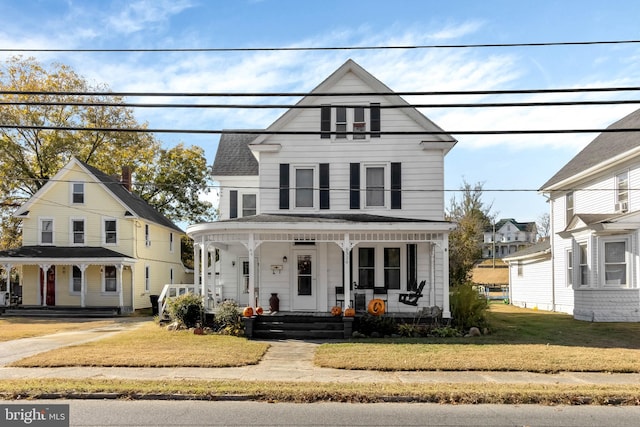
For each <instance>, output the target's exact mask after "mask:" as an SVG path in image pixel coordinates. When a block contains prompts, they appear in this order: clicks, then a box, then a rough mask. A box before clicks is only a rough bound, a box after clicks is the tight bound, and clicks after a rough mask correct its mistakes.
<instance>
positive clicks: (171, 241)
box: [169, 232, 173, 252]
mask: <svg viewBox="0 0 640 427" xmlns="http://www.w3.org/2000/svg"><path fill="white" fill-rule="evenodd" d="M169 252H173V233H171V232H170V233H169Z"/></svg>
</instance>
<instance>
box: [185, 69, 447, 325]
mask: <svg viewBox="0 0 640 427" xmlns="http://www.w3.org/2000/svg"><path fill="white" fill-rule="evenodd" d="M455 142H456V141H455V140H454V139H453V138H452V137H451V136H449V135H447V134H446V133H445V132H443V131H442V129H440V128H439V127H438V126H437V125H435V124H434V123H433V122H432V121H430V120H429V119H428V118H426V117H425V116H424V115H422V114H421V113H420V112H419V111H417V110H416V109H415V108H413V107H411V106H410V105H409V104H408V103H407V102H406V101H404V100H403V99H402V98H401V97H399V96H397V95H395V94H394V93H393V91H392V90H391V89H389V88H388V87H387V86H385V85H384V84H383V83H381V82H380V81H378V80H377V79H376V78H375V77H373V76H372V75H371V74H369V73H368V72H367V71H366V70H364V69H363V68H362V67H361V66H359V65H358V64H356V63H355V62H354V61H352V60H349V61H347V62H346V63H345V64H343V65H342V66H341V67H340V68H338V69H337V70H336V71H335V72H334V73H333V74H331V75H330V76H329V77H328V78H327V79H326V80H324V81H323V82H322V83H321V84H320V85H318V86H317V87H316V88H315V89H313V90H312V91H311V93H310V94H309V95H308V96H306V97H304V98H303V99H302V100H300V101H299V102H298V103H297V104H296V105H295V106H294V107H293V108H291V109H289V110H288V111H287V112H286V113H284V114H283V115H282V116H281V117H280V118H279V119H277V120H276V121H275V122H274V123H273V124H272V125H271V126H269V127H268V128H267V129H265V130H238V131H233V130H229V131H228V132H226V133H225V134H223V135H222V137H221V139H220V144H219V148H218V151H217V154H216V159H215V162H214V166H213V175H214V179H215V180H216V181H218V182H219V183H220V186H221V191H220V220H219V221H216V222H211V223H202V224H195V225H191V226H189V227H188V229H187V233H188V235H189V236H190V237H192V238H193V240H194V242H195V259H196V260H198V261H199V262H196V266H195V277H196V280H195V282H196V284H197V285H198V286H200V284H202V286H201V288H200V289H201V290H202V292H203V293H209V294H210V295H211V294H213V292H216V293H217V294H219V295H220V297H221V299H233V300H235V301H237V302H239V303H240V304H242V305H248V306H252V307H255V306H261V307H264V308H265V309H268V308H269V307H270V304H269V300H270V298H271V296H272V295H273V294H277V297H278V299H279V310H280V311H292V312H295V311H298V312H328V311H329V310H330V309H331V307H332V306H334V305H342V306H344V307H346V306H352V307H355V308H356V309H363V308H364V306H366V304H367V302H368V301H370V300H371V299H373V298H382V299H384V300H385V301H386V303H387V310H388V311H391V312H404V313H412V312H415V311H416V310H419V309H421V308H423V307H433V306H437V307H439V308H441V309H442V311H443V316H444V317H449V316H450V313H449V297H448V295H449V283H448V236H449V232H450V231H451V230H452V229H453V228H454V224H452V223H450V222H448V221H445V219H444V193H443V189H444V157H445V155H446V154H447V153H448V152H449V150H451V148H452V147H453V146H454V145H455ZM216 251H217V252H218V254H219V262H218V263H216V264H215V265H216V267H215V268H216V271H214V273H213V274H208V271H209V269H208V268H206V267H205V266H206V265H207V264H208V261H207V259H208V254H210V253H214V252H216ZM420 282H424V288H423V290H422V292H421V295H420V297H418V298H417V300H416V302H415V305H409V304H405V303H402V302H401V299H402V298H401V296H400V295H401V294H407V293H409V292H411V291H412V290H414V289H415V288H416V286H417V285H418V283H420ZM214 287H216V288H217V289H216V290H215V291H214Z"/></svg>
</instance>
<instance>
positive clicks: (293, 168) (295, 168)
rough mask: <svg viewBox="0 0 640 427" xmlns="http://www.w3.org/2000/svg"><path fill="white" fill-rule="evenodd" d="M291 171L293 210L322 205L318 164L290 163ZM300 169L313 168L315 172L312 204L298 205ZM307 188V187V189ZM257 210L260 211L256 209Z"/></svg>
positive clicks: (312, 171) (306, 209) (307, 209)
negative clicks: (298, 173) (298, 174)
mask: <svg viewBox="0 0 640 427" xmlns="http://www.w3.org/2000/svg"><path fill="white" fill-rule="evenodd" d="M289 167H290V172H289V176H290V177H291V181H292V185H291V188H290V189H289V200H291V201H292V203H291V204H292V207H291V210H292V211H306V212H309V211H316V210H318V207H319V206H320V192H319V191H318V188H319V185H318V182H319V180H320V177H319V173H320V172H319V169H320V168H319V167H318V164H317V163H316V164H304V163H300V164H294V165H290V166H289ZM298 170H311V173H312V174H313V182H312V183H311V192H312V196H311V197H312V202H311V206H297V203H296V202H297V200H296V195H297V191H298V182H297V180H298V176H297V172H298ZM306 189H307V188H305V190H306ZM256 212H258V211H257V210H256Z"/></svg>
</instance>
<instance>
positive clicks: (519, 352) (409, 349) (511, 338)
mask: <svg viewBox="0 0 640 427" xmlns="http://www.w3.org/2000/svg"><path fill="white" fill-rule="evenodd" d="M489 322H490V325H491V328H490V331H491V333H490V334H488V335H484V336H481V337H469V338H420V339H391V340H383V339H381V340H366V341H361V342H350V343H342V344H324V345H322V346H320V348H319V349H318V350H317V352H316V356H315V363H316V364H317V365H320V366H323V367H331V368H339V369H373V370H381V371H399V370H407V371H411V370H445V371H466V370H475V371H489V370H492V371H529V372H543V373H551V372H559V371H582V372H640V324H638V323H588V322H581V321H577V320H574V319H573V318H572V317H571V316H568V315H564V314H558V313H550V312H542V311H537V310H526V309H519V308H517V307H513V306H508V305H504V304H492V305H491V310H490V312H489Z"/></svg>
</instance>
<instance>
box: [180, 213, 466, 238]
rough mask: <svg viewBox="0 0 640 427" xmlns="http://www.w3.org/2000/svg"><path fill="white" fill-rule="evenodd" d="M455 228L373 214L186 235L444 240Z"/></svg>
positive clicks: (263, 222) (250, 221)
mask: <svg viewBox="0 0 640 427" xmlns="http://www.w3.org/2000/svg"><path fill="white" fill-rule="evenodd" d="M454 229H455V224H454V223H452V222H449V221H433V220H425V219H415V218H396V217H387V216H381V215H370V214H259V215H252V216H247V217H243V218H234V219H229V220H222V221H216V222H209V223H203V224H196V225H192V226H189V227H188V229H187V234H188V235H189V236H191V237H192V238H194V239H196V238H203V239H205V240H207V241H209V242H213V241H217V242H231V241H243V240H246V239H247V236H248V234H254V235H255V236H254V237H255V238H256V239H257V240H260V241H263V242H265V241H281V242H282V241H316V242H321V241H325V242H326V241H330V242H335V241H342V240H343V239H344V237H345V234H348V235H349V240H351V241H353V242H356V241H405V242H409V241H442V240H444V239H446V233H448V232H450V231H452V230H454Z"/></svg>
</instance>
